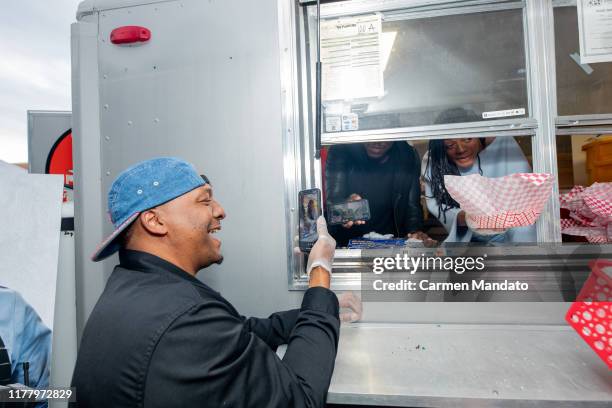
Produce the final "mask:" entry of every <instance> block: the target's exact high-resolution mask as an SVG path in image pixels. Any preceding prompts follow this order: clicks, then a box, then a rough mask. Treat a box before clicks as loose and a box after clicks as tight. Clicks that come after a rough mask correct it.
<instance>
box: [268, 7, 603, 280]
mask: <svg viewBox="0 0 612 408" xmlns="http://www.w3.org/2000/svg"><path fill="white" fill-rule="evenodd" d="M314 3H315V2H308V1H301V0H300V1H297V0H296V1H295V2H294V3H293V4H292V6H291V7H288V6H287V7H283V6H280V10H281V14H282V15H281V19H282V20H283V21H291V23H290V24H287V25H286V26H285V28H284V29H285V30H286V31H283V27H282V25H281V33H280V38H281V51H282V52H283V53H282V58H283V60H282V61H284V63H283V64H282V65H281V66H282V68H283V71H282V72H281V77H282V78H283V81H284V82H283V84H284V85H283V92H286V95H285V99H284V101H283V103H284V108H283V109H284V110H285V113H286V115H285V123H284V131H285V133H284V134H285V135H287V139H286V140H287V143H286V145H285V153H286V157H289V158H294V159H295V161H294V162H292V161H291V160H289V161H287V162H286V163H287V165H288V167H286V169H287V171H286V181H287V191H288V202H289V204H290V207H289V208H292V211H293V212H295V208H296V207H297V205H295V200H296V197H297V191H298V190H301V189H306V188H312V187H318V188H320V189H321V190H322V192H323V203H324V205H325V206H326V207H327V209H329V208H333V209H334V211H335V212H334V214H335V215H336V216H338V217H340V218H342V217H344V216H346V214H347V211H348V210H347V209H348V208H349V207H350V206H349V205H348V204H347V203H348V202H353V200H354V196H359V197H360V198H368V201H369V202H368V205H369V208H366V207H365V206H364V205H359V206H358V205H356V204H351V206H352V207H351V208H353V207H354V208H353V210H351V211H356V212H359V214H361V215H363V214H367V216H368V217H370V218H369V219H368V220H367V221H366V222H365V223H357V224H355V223H354V225H358V226H359V228H361V230H360V232H368V231H365V230H368V227H363V226H364V225H366V226H368V225H369V227H372V226H376V228H374V230H376V229H380V230H381V231H376V232H382V233H383V234H381V235H388V234H391V238H393V239H395V238H402V239H406V238H410V237H409V234H411V233H413V232H419V233H420V232H423V233H426V234H427V235H429V236H430V237H431V238H433V239H436V240H438V241H439V242H440V241H442V240H447V242H448V240H449V239H451V238H452V242H462V243H464V240H462V239H461V238H460V235H461V233H462V230H460V229H461V228H465V226H464V225H462V224H463V223H464V222H465V223H466V224H467V223H468V222H467V221H465V220H463V219H462V218H461V215H460V214H459V212H460V211H459V210H462V209H463V208H464V207H463V205H461V206H460V207H459V209H457V207H456V205H457V203H456V202H453V200H455V195H454V194H453V195H451V194H450V193H449V191H444V188H442V189H440V185H441V180H444V178H445V176H447V175H451V176H452V175H454V176H457V175H458V176H464V175H469V174H472V173H464V172H463V170H461V171H459V173H460V174H457V172H458V170H457V169H458V168H459V167H461V168H465V167H466V166H467V165H468V164H469V166H471V169H472V170H473V171H474V172H476V173H480V174H481V175H484V176H485V177H489V178H497V177H502V176H505V175H510V174H517V173H532V172H533V173H540V174H543V175H545V176H544V177H547V180H545V183H546V185H547V186H550V191H549V192H550V195H549V196H548V198H550V199H548V198H547V199H546V200H543V201H542V207H541V208H542V211H541V213H538V214H541V216H539V217H538V218H537V224H535V225H534V224H533V223H531V224H529V225H530V226H531V227H532V228H531V231H529V234H528V235H529V237H528V239H524V238H518V239H515V240H511V242H509V243H504V242H496V243H495V245H498V246H501V248H504V247H505V248H507V250H508V251H509V252H513V250H512V249H511V248H510V247H512V246H513V245H515V244H516V243H517V242H522V243H531V245H532V249H533V250H534V251H535V252H537V251H539V250H540V248H539V247H537V246H536V243H555V242H561V241H563V242H565V241H567V239H566V237H565V236H563V237H562V233H561V225H562V222H561V218H562V217H563V213H562V212H561V214H560V201H559V192H560V190H562V191H561V192H562V193H565V192H567V191H568V190H569V189H571V187H572V186H573V185H575V184H576V183H578V182H579V180H587V181H586V182H587V183H588V180H595V178H594V177H596V175H595V173H594V170H587V171H586V172H585V171H582V170H580V169H578V168H577V167H576V160H581V159H580V157H578V156H579V155H577V154H575V153H576V152H577V151H578V150H584V152H583V155H587V156H588V155H589V154H590V155H591V156H592V157H595V156H596V154H598V153H597V152H599V151H601V150H602V149H607V146H608V144H604V143H599V144H597V143H595V144H594V143H591V140H590V139H589V140H586V139H588V137H587V136H584V137H583V139H585V140H584V141H583V142H584V143H591V144H589V145H588V146H587V145H586V144H585V147H584V149H582V148H581V147H580V146H573V144H576V143H574V142H577V140H573V139H571V140H570V139H569V138H565V139H564V136H562V135H563V134H574V133H572V132H573V131H574V129H573V128H572V129H570V125H572V124H573V125H572V126H574V125H575V124H576V123H574V122H575V120H574V121H573V119H574V118H575V117H576V115H581V116H585V115H586V116H588V117H589V118H590V119H593V116H597V118H595V119H598V120H599V119H602V118H601V117H600V116H605V118H604V119H605V120H604V121H603V122H605V125H606V126H609V125H612V121H610V120H609V119H610V117H612V115H609V114H610V113H612V110H611V109H608V107H607V106H610V104H609V101H604V100H603V99H605V98H603V99H602V97H603V95H607V88H609V86H608V85H609V82H610V81H607V80H606V75H604V74H605V72H607V71H606V67H607V66H608V65H610V63H600V64H595V65H596V66H595V67H592V68H594V70H595V73H591V74H587V73H586V72H585V74H584V75H583V76H582V77H581V76H580V75H577V74H576V72H575V71H578V70H580V72H583V71H584V68H585V67H582V66H580V65H578V64H576V62H575V61H574V60H572V58H571V56H569V54H571V53H570V52H569V49H566V48H567V47H570V48H571V47H577V45H576V44H577V41H578V40H577V27H576V25H577V24H576V21H575V19H576V16H575V14H576V12H575V7H572V5H571V4H569V5H568V4H567V3H571V0H567V1H565V0H563V3H564V5H563V7H558V6H559V4H557V3H559V2H558V1H556V0H553V2H552V4H551V3H550V2H540V1H538V0H524V1H504V0H490V1H468V0H466V1H458V0H457V1H454V0H453V1H446V0H439V1H435V0H434V1H413V0H406V1H403V0H376V1H370V0H354V1H338V2H322V3H323V4H322V5H321V8H320V36H318V35H317V31H318V29H319V26H318V24H319V15H318V14H317V10H316V6H314V5H313V4H314ZM553 5H554V6H555V7H553ZM287 10H289V11H287ZM283 13H285V14H283ZM553 22H554V26H553ZM287 26H289V27H290V28H287ZM566 26H567V27H568V29H567V30H564V29H563V27H566ZM568 36H569V37H571V38H569V39H568V38H565V37H568ZM284 38H290V40H283V39H284ZM572 44H573V45H572ZM318 45H319V46H320V54H318V53H317V48H318ZM288 50H289V52H288ZM560 50H562V51H561V53H562V54H563V55H566V54H567V55H566V56H567V58H565V57H563V55H560ZM555 51H556V52H557V55H556V60H555ZM566 51H567V52H566ZM576 51H577V49H576ZM318 55H320V59H321V62H322V82H321V96H322V98H321V100H322V118H321V119H322V120H321V128H322V136H321V146H322V151H321V155H320V159H319V156H318V155H317V154H316V152H317V148H318V146H317V145H316V141H315V135H314V133H315V131H314V130H315V106H316V101H315V95H316V92H315V90H316V80H315V77H316V73H315V71H316V69H315V61H316V60H317V58H318ZM560 58H561V60H560ZM568 64H570V65H571V64H573V65H571V66H569V65H568ZM572 67H573V68H572ZM600 67H601V69H603V71H602V73H600V74H597V72H598V70H601V69H600ZM555 68H556V76H555V75H551V72H553V71H555ZM572 69H573V70H574V72H573V71H571V70H572ZM589 75H596V76H589ZM572 95H574V96H573V97H572ZM608 99H609V98H608ZM600 100H601V101H602V102H601V103H599V102H598V101H600ZM555 102H557V103H555ZM557 105H558V106H557ZM557 107H558V109H557ZM584 119H587V118H583V117H581V118H580V120H581V121H582V120H584ZM555 120H556V121H557V123H556V125H557V129H555ZM584 124H587V125H589V126H590V125H597V124H600V123H595V122H592V121H586V122H585V123H584ZM584 124H583V123H581V125H584ZM559 129H561V130H559ZM587 130H588V132H590V133H585V132H587ZM587 130H584V129H583V130H581V132H582V134H583V135H587V134H588V135H593V134H600V132H598V131H599V130H600V129H592V128H589V129H587ZM610 133H612V132H610ZM555 134H558V135H559V136H558V137H557V136H556V135H555ZM606 142H607V141H606ZM584 143H583V144H584ZM587 148H588V149H587ZM386 149H390V150H388V151H389V152H393V154H392V155H391V156H392V159H393V160H394V161H395V162H394V163H390V162H384V163H382V164H383V166H382V167H380V166H378V167H376V168H373V167H372V163H371V162H370V161H371V160H372V159H374V160H376V159H377V157H378V156H379V155H380V154H383V153H381V152H382V151H386ZM570 152H571V153H570ZM368 160H370V161H368ZM572 161H573V163H572ZM587 161H588V159H587ZM468 162H469V163H468ZM347 163H349V164H350V165H349V166H348V167H350V168H347ZM359 163H361V164H359ZM398 163H399V164H398ZM357 164H359V165H357ZM398 165H401V166H404V167H406V168H405V169H403V170H402V174H404V173H405V174H404V176H406V174H410V175H409V176H407V178H409V179H411V180H412V179H416V180H417V181H416V182H411V183H412V184H411V185H413V186H414V185H416V186H417V191H416V195H417V196H418V198H419V199H418V200H414V199H411V200H409V201H410V203H408V202H407V200H406V197H407V195H409V194H410V195H411V196H414V189H413V190H410V192H409V189H408V187H406V185H402V186H398V185H397V183H395V182H394V180H396V177H395V176H394V177H386V176H385V174H386V172H389V171H391V172H395V173H397V171H396V170H397V168H398ZM289 166H290V167H289ZM351 166H352V167H351ZM360 166H361V167H360ZM368 166H370V167H368ZM385 166H386V168H383V167H385ZM469 166H468V167H469ZM357 167H359V168H357ZM379 167H380V168H379ZM499 168H503V169H502V170H503V171H502V170H500V171H497V170H499ZM474 169H475V170H474ZM492 169H493V170H492ZM504 169H505V170H504ZM604 170H605V169H604ZM597 171H599V173H598V174H600V173H601V171H600V169H599V168H598V169H597ZM602 171H603V170H602ZM342 172H345V173H346V174H348V176H347V177H344V178H343V176H342V174H343V173H342ZM395 173H394V174H395ZM339 174H340V176H339ZM356 174H359V175H360V177H357V178H358V179H359V180H358V181H359V183H357V184H358V185H357V184H355V179H356V176H355V175H356ZM589 177H590V178H589ZM597 177H600V176H597ZM405 178H406V177H404V179H405ZM459 178H461V179H463V181H458V185H465V183H464V181H465V178H464V177H459ZM368 180H369V181H370V183H369V184H370V187H368V188H366V187H363V184H365V181H368ZM457 180H458V179H455V180H454V181H456V182H457ZM597 180H601V178H599V179H597ZM451 181H453V180H451ZM339 183H346V184H348V190H347V189H346V188H345V187H346V186H343V187H342V188H339V187H338V185H339ZM351 183H353V184H351ZM394 183H395V184H394ZM435 186H437V187H435ZM444 186H445V188H446V184H444ZM470 188H471V187H470ZM547 188H549V187H547ZM419 189H420V191H419ZM349 190H350V191H349ZM353 190H355V191H353ZM400 190H401V191H400ZM446 190H448V189H446ZM457 191H458V190H455V192H457ZM353 193H355V194H353ZM419 193H420V194H419ZM456 194H457V196H461V195H465V194H462V193H461V192H460V191H459V192H458V193H456ZM521 194H522V193H521V191H519V193H518V195H519V196H520V195H521ZM385 195H391V196H392V198H393V199H391V200H381V199H378V198H379V197H382V196H385ZM535 195H538V194H535ZM294 196H295V197H294ZM364 196H366V197H364ZM449 196H450V198H449ZM529 196H530V197H531V196H532V194H530V195H529ZM351 197H352V198H351ZM397 197H400V198H399V200H401V201H402V203H401V205H400V207H402V210H405V209H406V208H407V206H408V204H410V206H411V207H412V208H413V209H415V211H417V212H418V211H422V215H421V221H422V223H421V224H420V225H417V224H419V223H418V222H416V223H413V222H412V221H413V220H410V219H409V218H410V216H406V217H407V218H408V219H402V217H403V215H402V214H399V215H398V214H397V213H393V211H396V207H397V206H398V204H397V202H396V201H395V200H396V199H397ZM432 197H435V199H436V200H433V201H432ZM412 198H414V197H412ZM338 204H339V205H338ZM342 205H344V206H345V207H346V208H345V207H342ZM357 207H359V208H357ZM327 209H326V210H327ZM381 209H386V210H388V212H391V213H393V216H392V217H390V218H385V217H380V216H376V214H377V213H380V211H381ZM449 209H450V210H449ZM440 211H442V212H440ZM348 212H350V211H348ZM417 212H414V214H416V217H417V218H418V214H417ZM327 215H328V219H329V213H327ZM340 218H339V219H340ZM287 219H288V221H289V222H288V225H290V227H288V234H289V235H288V236H295V234H296V232H295V226H296V225H297V224H296V214H295V213H290V214H288V216H287ZM472 221H473V219H472ZM334 224H335V225H334V226H333V228H332V229H333V230H334V233H335V234H336V238H337V240H338V242H339V244H340V245H339V247H340V248H341V249H339V250H337V253H336V258H335V267H334V271H335V272H338V275H337V277H339V279H338V278H335V279H334V284H335V285H336V286H337V287H338V288H342V287H344V288H349V287H354V286H358V281H355V280H354V279H358V278H359V272H360V268H361V269H363V268H364V267H365V266H367V265H368V262H367V259H366V258H367V257H368V256H369V255H367V253H366V252H363V250H362V251H361V252H359V250H357V249H356V250H353V249H352V248H359V245H360V243H359V242H358V243H357V245H356V246H351V244H350V239H351V238H354V237H352V236H349V235H351V234H346V229H343V228H344V227H345V226H346V224H347V223H346V222H344V224H345V225H343V223H335V222H334ZM354 225H353V226H354ZM472 225H473V224H472ZM351 228H352V227H351ZM478 228H482V227H478ZM511 228H514V227H511ZM468 229H470V230H471V227H469V225H468ZM377 238H379V239H380V237H377ZM417 238H418V236H417ZM421 238H422V237H421ZM475 239H476V240H478V239H479V237H475ZM488 239H489V238H484V240H485V241H486V240H488ZM473 241H474V240H473V239H470V240H468V242H473ZM507 244H508V245H507ZM462 245H463V244H462ZM289 246H290V244H288V249H289ZM347 248H348V249H347ZM501 251H502V252H504V251H506V249H501ZM522 251H523V252H524V249H520V250H518V249H517V250H516V251H514V252H516V254H515V255H517V256H522V255H521V254H522V253H523V252H522ZM387 252H389V251H387ZM298 258H299V257H298ZM291 259H292V262H293V267H292V272H291V276H290V279H289V281H290V287H294V288H299V284H300V282H301V284H303V283H304V282H305V277H304V275H303V269H304V267H303V265H302V263H303V260H302V259H297V261H296V258H295V257H293V258H291ZM352 272H355V274H354V275H355V276H353V277H352V278H351V274H352ZM351 279H353V280H351ZM351 285H352V286H351Z"/></svg>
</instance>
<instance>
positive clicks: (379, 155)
mask: <svg viewBox="0 0 612 408" xmlns="http://www.w3.org/2000/svg"><path fill="white" fill-rule="evenodd" d="M457 152H459V153H457ZM322 157H323V160H322V163H321V164H322V166H321V169H322V173H323V174H322V176H321V178H322V179H323V180H325V182H324V190H325V202H326V207H327V212H328V222H329V223H330V224H332V225H330V232H331V234H332V235H333V236H334V238H335V239H336V241H337V243H338V246H339V247H347V248H364V247H368V248H372V247H373V246H372V245H374V244H376V245H389V246H391V245H397V246H403V245H405V244H406V242H405V240H406V239H407V238H408V237H409V233H411V232H415V231H420V232H424V233H425V234H427V235H428V236H429V237H431V238H433V239H435V240H437V241H439V242H442V241H445V240H446V242H469V241H466V239H463V238H464V237H463V236H462V234H460V233H459V231H453V230H452V225H453V222H452V221H451V218H454V217H457V213H456V211H455V210H452V209H451V210H450V211H442V212H440V207H446V205H441V204H442V203H445V202H444V199H445V198H446V196H445V190H444V189H443V188H442V189H440V188H432V180H440V179H443V178H444V175H446V174H450V175H463V174H472V173H481V174H488V175H491V174H497V173H495V172H499V173H500V174H501V173H514V172H527V171H529V170H530V169H531V167H532V150H531V137H528V136H525V137H512V136H499V137H482V138H449V139H433V140H415V141H411V142H406V141H394V142H372V143H355V144H343V145H336V146H331V147H329V148H327V149H326V151H325V154H323V155H322ZM468 165H469V166H468ZM513 169H515V170H516V171H514V170H513ZM364 200H367V204H365V203H364V204H362V205H361V206H358V205H357V203H360V202H364ZM349 203H351V204H350V205H352V206H353V207H354V208H352V207H350V205H349ZM362 207H364V208H366V210H365V211H364V210H363V209H362ZM451 207H452V205H451ZM454 208H456V209H457V210H459V209H458V208H457V207H454ZM332 209H336V213H337V214H331V211H332ZM335 218H337V219H335ZM353 218H354V219H355V221H353V220H352V219H353ZM347 220H348V221H347ZM455 222H456V223H458V224H457V227H456V228H458V229H459V230H460V229H461V228H462V227H466V226H465V225H463V222H462V221H455ZM449 226H451V227H450V228H449ZM449 232H450V234H449ZM531 232H532V234H531V235H532V236H531V242H535V239H536V233H535V227H534V228H533V231H531ZM519 237H527V235H520V236H519ZM414 238H417V237H414ZM381 239H386V241H382V242H380V241H378V240H381ZM483 239H484V237H483ZM489 239H492V238H491V237H489ZM496 239H498V242H497V243H498V244H499V245H504V244H509V245H512V244H515V243H516V242H517V241H516V240H514V241H512V240H505V238H502V237H497V238H496ZM517 239H520V238H517ZM506 241H507V242H506ZM523 241H525V240H523Z"/></svg>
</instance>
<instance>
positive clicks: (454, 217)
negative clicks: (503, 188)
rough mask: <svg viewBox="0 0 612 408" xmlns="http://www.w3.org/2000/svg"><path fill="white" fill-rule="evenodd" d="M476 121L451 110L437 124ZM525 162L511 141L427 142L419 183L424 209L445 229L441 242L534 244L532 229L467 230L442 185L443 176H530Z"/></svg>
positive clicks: (468, 114) (467, 221)
mask: <svg viewBox="0 0 612 408" xmlns="http://www.w3.org/2000/svg"><path fill="white" fill-rule="evenodd" d="M475 120H478V116H476V115H475V114H474V113H473V112H471V111H466V110H465V109H463V108H453V109H449V110H447V111H445V112H443V113H442V114H441V115H440V117H439V118H438V120H437V121H436V122H437V123H460V122H472V121H475ZM530 172H531V168H530V166H529V162H528V161H527V159H526V158H525V155H524V154H523V152H522V150H521V148H520V147H519V145H518V143H517V142H516V140H514V138H513V137H497V138H458V139H445V140H431V141H430V142H429V151H428V152H427V154H426V155H425V157H424V158H423V179H424V181H425V197H426V200H427V208H428V209H429V212H430V213H431V214H433V215H434V216H435V217H436V218H437V219H438V220H439V221H440V222H441V223H442V224H443V225H444V227H445V228H446V231H447V232H448V237H447V238H446V241H445V242H489V243H494V242H495V243H498V242H514V243H521V242H535V241H536V230H535V226H534V225H531V226H527V227H520V228H511V229H508V230H478V229H474V228H470V224H471V223H470V218H469V214H466V213H465V211H463V210H461V208H460V207H459V204H458V203H457V202H456V201H455V200H454V199H453V198H452V197H451V196H450V194H449V193H448V191H447V190H446V186H445V185H444V175H446V174H450V175H456V176H465V175H469V174H480V175H482V176H485V177H502V176H506V175H509V174H513V173H530Z"/></svg>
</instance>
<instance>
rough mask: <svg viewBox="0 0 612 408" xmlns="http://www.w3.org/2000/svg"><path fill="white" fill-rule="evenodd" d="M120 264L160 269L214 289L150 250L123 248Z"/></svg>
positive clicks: (138, 269)
mask: <svg viewBox="0 0 612 408" xmlns="http://www.w3.org/2000/svg"><path fill="white" fill-rule="evenodd" d="M119 266H120V267H122V268H125V269H132V270H137V271H141V272H159V271H160V270H161V271H165V272H169V273H171V274H173V275H176V276H178V277H179V278H182V279H185V280H187V281H189V282H191V283H193V284H195V285H198V286H204V287H206V289H208V290H212V289H210V288H209V287H208V286H207V285H205V284H204V283H202V282H201V281H200V280H198V279H196V277H195V276H193V275H191V274H190V273H189V272H187V271H185V270H184V269H181V268H179V267H178V266H176V265H174V264H173V263H170V262H168V261H166V260H165V259H162V258H160V257H158V256H155V255H153V254H150V253H148V252H142V251H135V250H131V249H121V250H120V251H119Z"/></svg>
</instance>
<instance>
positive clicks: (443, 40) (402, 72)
mask: <svg viewBox="0 0 612 408" xmlns="http://www.w3.org/2000/svg"><path fill="white" fill-rule="evenodd" d="M519 5H520V2H519ZM447 7H448V6H447ZM507 7H509V6H508V5H507V4H506V5H500V4H497V5H488V7H487V8H486V11H484V10H483V9H482V8H469V7H467V8H466V7H462V8H455V9H445V10H437V11H435V12H431V11H430V12H415V11H414V10H413V9H401V10H390V11H379V12H369V13H365V14H357V15H342V16H337V15H334V16H330V17H326V16H325V9H324V8H323V9H322V10H323V11H322V12H323V14H322V19H321V60H322V65H323V74H322V99H323V110H324V119H323V131H324V132H327V133H329V132H342V131H355V130H361V131H363V130H375V129H376V130H379V129H393V128H404V127H413V126H426V125H436V124H445V123H455V122H456V121H453V118H452V117H449V116H448V115H447V116H445V115H443V113H444V112H445V111H447V110H448V109H449V108H452V107H462V108H465V109H468V110H470V111H472V112H474V117H470V121H482V120H500V119H518V118H525V117H528V116H529V114H530V113H529V97H528V91H527V89H528V87H527V85H528V78H527V77H528V75H527V72H528V69H527V67H526V57H525V35H524V24H523V19H524V17H523V10H522V8H516V7H517V6H516V5H514V8H512V9H504V8H507ZM315 13H316V8H314V7H309V10H308V18H307V23H306V24H307V25H308V27H306V30H308V32H310V33H311V34H312V35H314V37H311V44H312V45H313V46H311V50H310V52H311V58H312V59H311V60H314V57H316V54H312V53H313V52H315V51H316V47H314V44H316V14H315ZM444 14H447V15H444ZM311 70H312V67H311Z"/></svg>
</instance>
